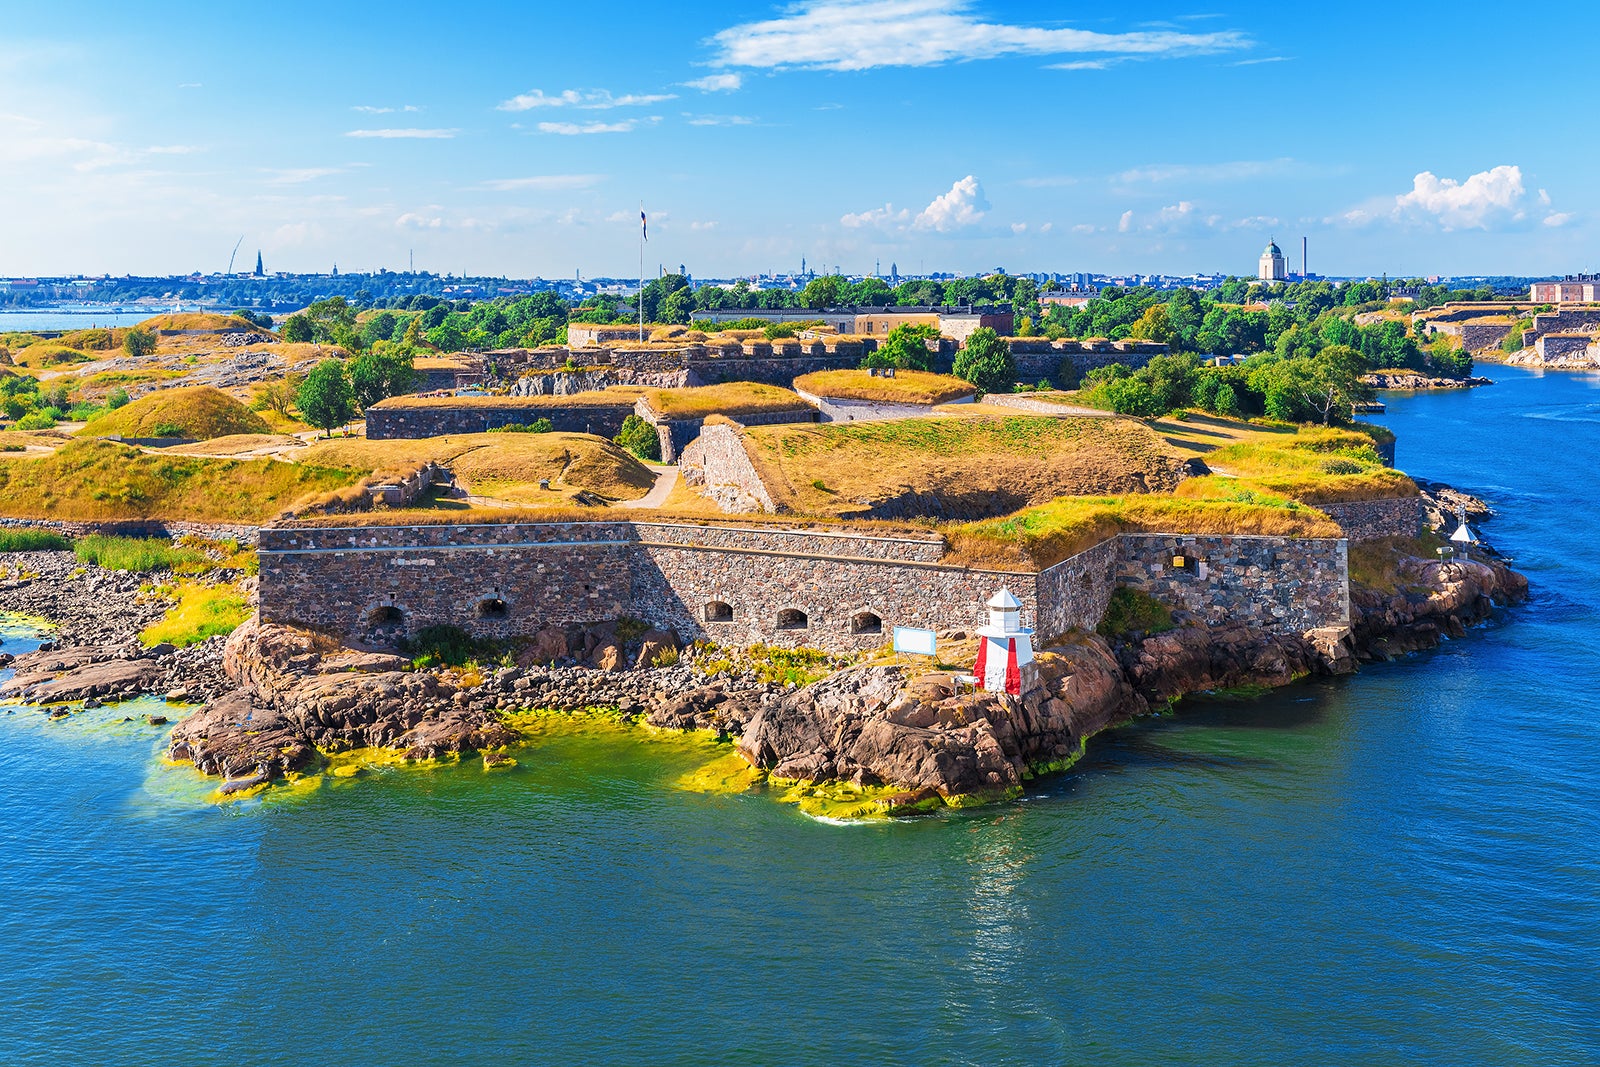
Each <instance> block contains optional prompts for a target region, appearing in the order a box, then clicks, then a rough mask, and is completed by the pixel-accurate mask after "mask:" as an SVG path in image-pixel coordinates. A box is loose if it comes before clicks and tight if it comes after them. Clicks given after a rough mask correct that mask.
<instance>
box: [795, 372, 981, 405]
mask: <svg viewBox="0 0 1600 1067" xmlns="http://www.w3.org/2000/svg"><path fill="white" fill-rule="evenodd" d="M794 387H795V389H797V390H798V391H800V392H802V393H810V394H811V395H812V396H820V397H831V398H837V399H840V400H872V401H879V402H883V403H892V404H930V405H931V404H948V403H949V402H950V401H952V400H960V399H962V398H963V397H970V396H973V395H974V394H975V393H976V392H977V390H976V389H974V387H973V386H972V384H971V383H970V382H966V381H963V380H962V379H960V378H955V377H952V376H950V375H948V374H928V373H926V372H924V371H914V370H902V371H896V372H895V376H894V377H893V378H885V377H882V376H881V375H874V374H872V373H871V372H869V371H865V370H823V371H814V372H813V373H811V374H802V375H801V376H800V377H798V378H796V379H795V380H794Z"/></svg>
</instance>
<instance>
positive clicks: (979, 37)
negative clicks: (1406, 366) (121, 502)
mask: <svg viewBox="0 0 1600 1067" xmlns="http://www.w3.org/2000/svg"><path fill="white" fill-rule="evenodd" d="M1445 10H1446V9H1444V8H1442V7H1441V6H1437V5H1417V6H1415V7H1413V8H1412V9H1408V10H1403V11H1401V10H1393V9H1390V8H1386V7H1379V6H1377V5H1375V4H1352V5H1347V6H1346V7H1345V8H1342V9H1341V17H1340V20H1339V22H1338V24H1336V25H1328V24H1327V23H1326V18H1325V17H1324V16H1320V15H1318V14H1317V13H1315V12H1305V11H1294V10H1287V9H1270V10H1258V9H1247V8H1244V7H1243V6H1242V5H1238V4H1231V3H1230V4H1219V5H1208V6H1207V8H1206V9H1205V10H1204V11H1198V10H1194V9H1189V8H1185V7H1180V6H1177V5H1172V4H1156V5H1152V6H1150V7H1148V8H1146V9H1145V10H1144V11H1143V12H1142V13H1141V14H1142V16H1143V17H1141V18H1138V19H1134V18H1131V17H1126V16H1118V17H1113V16H1107V15H1106V14H1104V13H1103V12H1102V11H1100V10H1099V9H1095V8H1090V7H1086V6H1085V7H1078V8H1074V9H1073V10H1071V11H1056V12H1051V14H1058V15H1060V16H1061V17H1060V18H1058V19H1054V20H1047V19H1044V18H1042V17H1040V13H1039V12H1038V10H1037V9H1036V8H1032V7H1029V6H1026V5H1020V4H1011V3H999V2H981V3H961V2H957V0H861V2H848V3H846V2H834V0H820V2H819V0H812V2H807V3H799V4H793V5H788V6H783V5H759V6H751V7H748V8H746V9H744V10H743V11H742V12H741V13H740V14H739V15H737V16H730V15H728V14H726V12H725V9H720V8H718V7H714V6H712V5H706V4H688V5H680V6H679V7H677V8H674V9H673V10H671V11H667V10H664V9H658V8H651V7H645V6H631V5H625V6H620V7H617V8H615V9H613V11H614V16H613V17H608V18H606V19H603V20H600V21H597V20H596V18H595V17H594V16H593V15H592V14H591V13H588V12H580V11H560V12H548V11H541V12H531V13H530V12H527V11H523V10H519V9H511V8H506V9H501V10H496V9H494V8H492V7H478V8H474V9H473V13H472V15H471V16H470V17H452V18H451V19H441V18H440V17H438V15H437V13H436V12H434V11H433V10H432V9H430V8H427V7H424V6H421V5H391V6H390V7H388V8H385V9H384V13H383V16H382V19H381V21H380V20H379V19H378V18H377V17H376V16H374V15H373V14H371V13H366V12H346V11H325V10H322V9H319V8H313V7H311V6H309V5H297V4H290V5H287V6H285V7H284V8H282V9H280V12H279V17H277V18H275V19H274V20H273V21H271V22H270V23H261V24H258V23H253V22H246V21H244V20H241V19H239V18H238V17H237V16H236V15H232V14H229V13H227V12H222V11H219V10H217V9H215V8H213V7H210V6H205V5H198V4H171V5H166V6H165V7H164V9H163V10H162V12H161V13H160V14H159V15H158V16H157V17H155V18H152V17H151V16H150V15H148V14H143V15H133V14H130V13H128V12H126V11H124V10H123V9H121V8H119V7H117V6H114V5H106V4H100V3H89V4H86V5H84V6H83V7H82V9H81V14H82V15H83V17H81V18H77V19H75V20H74V22H73V25H72V27H71V28H70V29H68V28H66V27H64V26H63V25H62V24H61V23H60V20H58V19H52V18H51V17H49V16H48V15H47V14H46V13H44V12H42V11H40V10H37V9H32V8H20V9H18V10H15V11H11V12H8V23H9V25H10V28H11V33H10V34H9V41H8V42H7V43H6V44H4V45H0V92H3V93H4V95H5V98H6V105H5V106H4V107H3V108H0V129H3V130H4V131H5V133H6V136H7V141H8V144H9V146H10V150H9V156H10V165H9V166H8V167H7V168H5V171H4V173H3V174H0V194H3V195H4V196H5V198H6V201H7V203H8V204H10V205H11V206H12V210H11V211H9V212H7V214H6V217H5V219H4V221H3V222H0V275H6V276H25V275H51V274H70V273H83V274H100V273H111V274H114V275H120V274H125V273H134V274H181V273H187V272H189V271H201V272H203V273H212V272H214V271H219V270H222V269H223V268H224V267H225V266H226V265H227V261H228V256H229V251H230V249H232V248H233V247H234V244H235V242H236V241H238V240H240V238H241V237H243V247H242V249H241V252H240V255H242V256H244V257H245V266H246V267H248V266H249V265H250V264H251V263H253V260H252V259H250V257H251V256H252V255H253V254H254V251H255V250H256V249H258V248H259V249H260V250H261V251H262V253H263V255H264V256H265V258H266V261H267V265H268V269H269V270H285V271H295V272H311V271H326V270H328V269H329V268H330V266H331V265H332V264H333V263H338V264H339V266H340V269H341V270H346V271H372V270H377V269H380V268H388V269H390V270H404V269H406V267H407V266H408V263H409V257H410V255H411V253H412V252H413V250H414V252H415V257H416V266H417V268H418V269H426V270H429V271H433V272H437V273H441V274H443V273H452V274H457V275H459V274H463V273H465V274H474V275H485V276H498V275H505V276H510V277H518V278H525V277H534V276H542V277H549V278H555V277H571V276H572V275H573V274H574V273H575V272H576V271H579V270H581V271H582V272H583V274H584V275H585V276H598V275H606V276H613V277H629V276H632V275H633V274H635V273H636V272H637V270H638V267H637V256H638V214H639V204H640V201H641V200H642V201H643V202H644V206H645V210H646V211H647V212H648V213H649V216H650V237H651V240H650V245H649V249H648V251H647V259H646V262H647V270H648V272H649V273H654V265H655V264H656V263H658V262H659V263H665V264H667V265H668V267H669V269H670V268H671V267H672V266H675V265H676V264H678V263H680V262H682V263H684V264H686V265H687V266H688V267H689V269H690V270H691V272H693V273H695V274H696V275H699V276H702V277H732V276H737V275H745V274H752V273H756V272H758V271H768V270H774V269H777V270H781V271H787V270H795V269H798V265H799V262H800V260H801V258H802V257H804V258H806V259H807V260H809V261H810V263H811V264H812V265H813V266H814V267H818V268H820V267H822V266H824V265H827V266H831V265H834V264H838V265H839V266H841V267H842V269H843V270H845V271H846V272H848V273H871V272H872V270H873V269H874V267H875V264H881V265H882V266H881V269H882V270H883V271H884V272H887V271H888V269H889V267H888V265H889V264H890V263H891V262H893V263H897V264H898V266H899V269H900V271H901V272H902V273H905V274H921V273H925V272H927V271H931V270H950V271H959V272H964V273H974V272H979V271H983V270H987V269H992V268H994V267H996V266H1004V267H1006V268H1007V269H1009V270H1010V271H1012V272H1013V273H1032V272H1069V271H1092V272H1098V273H1106V274H1127V273H1153V272H1164V273H1170V274H1190V273H1213V272H1220V273H1231V274H1239V275H1248V274H1250V273H1252V269H1253V265H1254V260H1255V257H1256V256H1257V255H1258V254H1259V251H1260V248H1261V247H1262V246H1263V245H1264V244H1265V243H1266V241H1267V240H1268V239H1269V238H1271V237H1274V236H1275V237H1276V238H1277V239H1278V240H1279V241H1280V242H1281V243H1283V244H1284V247H1285V248H1286V250H1287V251H1288V252H1289V254H1290V255H1289V258H1290V263H1291V267H1292V268H1293V269H1295V270H1299V268H1300V262H1299V257H1298V253H1299V248H1298V245H1299V242H1300V238H1301V237H1302V236H1307V237H1309V238H1310V242H1311V250H1312V261H1311V264H1310V266H1311V269H1312V271H1313V272H1314V273H1319V274H1328V275H1348V276H1365V275H1367V274H1376V273H1379V272H1383V271H1387V272H1388V273H1389V274H1391V275H1402V274H1403V275H1423V276H1427V275H1474V274H1525V275H1530V276H1544V275H1560V274H1564V273H1569V272H1574V271H1580V270H1584V269H1588V268H1590V267H1592V265H1593V264H1592V262H1591V260H1590V259H1589V256H1590V253H1588V252H1587V248H1588V247H1589V244H1590V238H1591V237H1592V227H1593V221H1592V220H1591V219H1590V218H1589V217H1588V216H1587V215H1585V214H1584V213H1583V212H1582V210H1581V208H1582V194H1583V189H1584V185H1583V182H1584V172H1585V171H1586V169H1587V164H1588V162H1589V160H1588V158H1587V157H1588V156H1589V155H1590V154H1592V149H1589V148H1587V147H1584V146H1581V145H1576V144H1573V143H1570V141H1569V139H1563V138H1554V139H1552V138H1539V137H1533V136H1528V137H1518V136H1501V137H1497V138H1492V139H1490V138H1486V137H1484V136H1483V135H1482V131H1483V130H1485V129H1489V128H1494V129H1498V130H1501V131H1505V132H1507V133H1510V134H1515V133H1516V132H1517V131H1520V130H1527V131H1529V132H1530V133H1531V132H1533V131H1535V130H1536V129H1537V128H1538V127H1537V126H1535V125H1534V123H1535V121H1536V120H1533V119H1530V118H1529V117H1528V113H1527V111H1528V109H1527V106H1526V101H1525V100H1523V99H1522V98H1521V97H1520V96H1519V95H1518V94H1516V93H1512V92H1509V91H1497V95H1495V96H1489V95H1487V94H1486V93H1485V92H1484V91H1483V90H1478V89H1472V88H1470V87H1467V86H1464V85H1463V86H1460V87H1457V86H1456V85H1455V84H1454V83H1455V82H1456V81H1459V80H1460V79H1459V78H1454V79H1453V78H1452V76H1451V74H1450V71H1451V70H1452V69H1458V70H1469V69H1474V68H1476V67H1479V66H1481V65H1482V64H1483V63H1485V62H1488V61H1491V60H1493V59H1494V57H1497V56H1501V55H1502V54H1503V53H1505V52H1506V50H1507V49H1508V47H1510V45H1509V44H1508V42H1507V41H1506V40H1505V39H1504V36H1503V34H1502V33H1499V32H1497V29H1498V26H1497V24H1496V23H1495V22H1493V21H1492V20H1491V19H1490V18H1488V15H1489V14H1490V12H1491V11H1492V9H1491V8H1489V7H1488V5H1486V4H1457V5H1452V6H1451V7H1450V8H1449V9H1448V11H1449V13H1450V17H1449V18H1448V19H1444V18H1441V17H1439V16H1440V15H1441V14H1442V13H1443V12H1444V11H1445ZM1479 12H1481V13H1482V15H1483V16H1484V17H1482V18H1479V17H1477V13H1479ZM1566 21H1567V22H1568V23H1579V24H1581V23H1584V22H1586V21H1588V22H1597V21H1600V18H1597V17H1596V16H1595V15H1594V14H1591V13H1588V12H1584V11H1578V12H1574V13H1571V14H1570V15H1569V16H1566ZM1380 29H1381V32H1379V30H1380ZM1574 29H1575V30H1581V26H1578V27H1575V28H1574ZM1586 36H1587V35H1585V34H1583V33H1581V32H1572V33H1565V34H1563V35H1561V36H1560V39H1557V40H1546V39H1545V38H1542V37H1541V38H1540V48H1541V49H1543V51H1544V59H1543V60H1542V61H1541V67H1542V69H1543V70H1544V72H1545V77H1544V78H1543V79H1542V82H1541V90H1542V92H1544V93H1546V94H1551V95H1552V96H1553V97H1559V96H1560V95H1561V94H1562V93H1563V92H1564V91H1575V90H1576V89H1577V82H1576V78H1577V75H1576V73H1575V72H1576V71H1578V70H1581V69H1583V65H1582V63H1581V59H1582V58H1583V56H1582V53H1581V42H1582V41H1583V39H1584V38H1585V37H1586ZM180 42H181V44H182V46H181V47H180ZM352 42H359V43H360V47H359V48H351V47H350V44H351V43H352ZM1569 53H1570V54H1569ZM1446 59H1450V60H1453V63H1447V62H1444V60H1446ZM1569 59H1570V60H1571V62H1568V60H1569ZM1569 71H1571V72H1574V73H1568V72H1569ZM235 269H240V267H239V264H238V263H236V264H235Z"/></svg>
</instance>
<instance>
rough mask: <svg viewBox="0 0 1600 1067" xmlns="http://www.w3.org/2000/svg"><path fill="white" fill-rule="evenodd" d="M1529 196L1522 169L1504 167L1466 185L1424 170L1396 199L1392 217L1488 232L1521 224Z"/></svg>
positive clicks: (1485, 172) (1446, 227)
mask: <svg viewBox="0 0 1600 1067" xmlns="http://www.w3.org/2000/svg"><path fill="white" fill-rule="evenodd" d="M1527 195H1528V193H1527V190H1526V189H1525V188H1523V185H1522V168H1520V167H1513V166H1506V165H1501V166H1498V167H1494V168H1493V169H1491V170H1485V171H1479V172H1478V173H1477V174H1474V175H1472V176H1471V177H1469V178H1467V180H1466V181H1464V182H1458V181H1456V180H1455V179H1454V178H1440V177H1438V176H1437V175H1435V174H1434V173H1433V172H1432V171H1426V170H1425V171H1423V172H1422V173H1421V174H1418V175H1417V176H1416V177H1415V178H1413V179H1412V182H1411V191H1410V192H1409V193H1403V194H1401V195H1400V196H1397V197H1395V200H1394V211H1393V214H1394V215H1395V217H1397V218H1410V219H1418V220H1423V221H1429V222H1436V223H1438V224H1439V225H1440V227H1442V228H1443V229H1446V230H1464V229H1477V230H1486V229H1489V228H1490V227H1491V226H1492V225H1494V224H1495V223H1499V222H1507V221H1511V222H1515V221H1520V220H1521V219H1522V218H1523V217H1524V216H1525V215H1526V211H1525V210H1524V206H1523V205H1524V203H1525V201H1526V199H1527Z"/></svg>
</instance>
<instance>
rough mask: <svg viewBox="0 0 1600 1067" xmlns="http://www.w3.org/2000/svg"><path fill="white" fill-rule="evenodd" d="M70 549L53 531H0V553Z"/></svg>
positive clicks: (64, 539)
mask: <svg viewBox="0 0 1600 1067" xmlns="http://www.w3.org/2000/svg"><path fill="white" fill-rule="evenodd" d="M71 547H72V542H71V541H68V540H67V539H66V538H65V537H62V536H61V535H60V534H58V533H56V532H55V531H54V530H35V529H26V530H0V552H63V551H66V550H67V549H69V548H71Z"/></svg>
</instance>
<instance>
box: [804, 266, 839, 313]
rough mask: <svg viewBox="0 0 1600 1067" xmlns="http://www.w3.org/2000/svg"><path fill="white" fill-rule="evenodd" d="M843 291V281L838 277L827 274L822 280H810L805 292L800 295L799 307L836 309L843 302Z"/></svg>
mask: <svg viewBox="0 0 1600 1067" xmlns="http://www.w3.org/2000/svg"><path fill="white" fill-rule="evenodd" d="M845 289H846V283H845V280H844V279H843V278H841V277H839V276H838V275H835V274H829V275H827V276H825V277H822V278H812V279H811V280H810V281H809V282H807V283H806V287H805V291H804V292H802V293H801V294H800V306H801V307H808V308H828V307H836V306H837V305H838V304H840V303H841V302H842V301H843V298H844V292H845Z"/></svg>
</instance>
